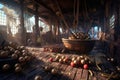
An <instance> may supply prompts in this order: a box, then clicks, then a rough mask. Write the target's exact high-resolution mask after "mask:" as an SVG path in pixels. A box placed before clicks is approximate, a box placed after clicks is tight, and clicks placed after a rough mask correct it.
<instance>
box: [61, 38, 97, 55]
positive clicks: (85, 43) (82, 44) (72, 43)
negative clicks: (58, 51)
mask: <svg viewBox="0 0 120 80" xmlns="http://www.w3.org/2000/svg"><path fill="white" fill-rule="evenodd" d="M62 42H63V44H64V46H65V47H66V48H67V49H69V50H75V51H79V52H80V53H81V54H87V53H88V52H90V51H91V50H92V49H93V47H94V44H95V40H80V39H65V38H62Z"/></svg>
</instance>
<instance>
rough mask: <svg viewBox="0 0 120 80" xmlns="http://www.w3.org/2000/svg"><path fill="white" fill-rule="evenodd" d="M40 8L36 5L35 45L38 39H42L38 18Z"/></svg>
mask: <svg viewBox="0 0 120 80" xmlns="http://www.w3.org/2000/svg"><path fill="white" fill-rule="evenodd" d="M38 8H39V6H38V5H37V4H35V45H37V39H38V37H40V32H39V23H38V21H39V16H38Z"/></svg>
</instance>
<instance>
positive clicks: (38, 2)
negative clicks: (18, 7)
mask: <svg viewBox="0 0 120 80" xmlns="http://www.w3.org/2000/svg"><path fill="white" fill-rule="evenodd" d="M34 2H35V3H36V4H38V5H39V6H43V7H44V8H46V9H47V10H49V11H50V12H51V13H53V14H55V12H54V11H53V10H52V9H51V8H50V7H48V6H47V5H46V4H44V3H43V2H42V1H40V0H39V1H37V0H34ZM55 15H56V14H55Z"/></svg>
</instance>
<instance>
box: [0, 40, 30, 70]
mask: <svg viewBox="0 0 120 80" xmlns="http://www.w3.org/2000/svg"><path fill="white" fill-rule="evenodd" d="M31 58H32V55H31V53H30V52H29V51H28V50H27V49H26V48H25V47H24V46H19V45H17V44H16V43H13V42H9V43H8V44H7V45H5V46H2V47H0V70H2V71H9V70H14V71H15V72H21V71H22V68H23V66H24V65H26V64H27V63H29V61H30V60H31Z"/></svg>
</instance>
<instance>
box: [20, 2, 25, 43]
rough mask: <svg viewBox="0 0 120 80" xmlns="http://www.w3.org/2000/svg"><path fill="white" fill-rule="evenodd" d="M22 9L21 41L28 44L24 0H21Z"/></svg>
mask: <svg viewBox="0 0 120 80" xmlns="http://www.w3.org/2000/svg"><path fill="white" fill-rule="evenodd" d="M20 9H21V15H20V27H21V31H20V32H21V33H20V34H21V36H20V41H21V45H25V44H26V36H25V35H26V33H25V27H24V0H20Z"/></svg>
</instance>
